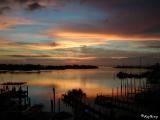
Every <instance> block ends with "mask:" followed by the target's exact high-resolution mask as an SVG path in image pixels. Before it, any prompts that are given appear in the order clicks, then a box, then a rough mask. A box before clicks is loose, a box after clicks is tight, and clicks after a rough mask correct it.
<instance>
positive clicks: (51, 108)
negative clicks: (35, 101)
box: [51, 100, 53, 112]
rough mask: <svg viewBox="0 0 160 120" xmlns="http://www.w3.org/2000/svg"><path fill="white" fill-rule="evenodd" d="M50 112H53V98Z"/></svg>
mask: <svg viewBox="0 0 160 120" xmlns="http://www.w3.org/2000/svg"><path fill="white" fill-rule="evenodd" d="M51 112H53V100H51Z"/></svg>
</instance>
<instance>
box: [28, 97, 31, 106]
mask: <svg viewBox="0 0 160 120" xmlns="http://www.w3.org/2000/svg"><path fill="white" fill-rule="evenodd" d="M28 101H29V102H28V103H29V106H31V99H30V98H28Z"/></svg>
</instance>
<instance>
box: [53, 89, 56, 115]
mask: <svg viewBox="0 0 160 120" xmlns="http://www.w3.org/2000/svg"><path fill="white" fill-rule="evenodd" d="M55 96H56V95H55V88H53V102H54V112H55V111H56V110H55V109H56V108H55V106H56V101H55V99H56V98H55Z"/></svg>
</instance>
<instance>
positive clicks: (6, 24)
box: [0, 16, 35, 30]
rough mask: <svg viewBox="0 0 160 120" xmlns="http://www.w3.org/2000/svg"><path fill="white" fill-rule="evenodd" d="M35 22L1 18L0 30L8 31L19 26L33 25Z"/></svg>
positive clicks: (7, 17)
mask: <svg viewBox="0 0 160 120" xmlns="http://www.w3.org/2000/svg"><path fill="white" fill-rule="evenodd" d="M33 23H35V22H33V21H31V20H28V19H24V18H17V17H10V16H1V19H0V30H6V29H9V28H11V27H14V26H17V25H26V24H27V25H28V24H33Z"/></svg>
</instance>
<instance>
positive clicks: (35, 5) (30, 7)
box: [27, 2, 45, 11]
mask: <svg viewBox="0 0 160 120" xmlns="http://www.w3.org/2000/svg"><path fill="white" fill-rule="evenodd" d="M42 8H45V6H42V5H41V4H40V3H38V2H35V3H32V4H29V5H28V7H27V9H28V10H31V11H34V10H37V9H42Z"/></svg>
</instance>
